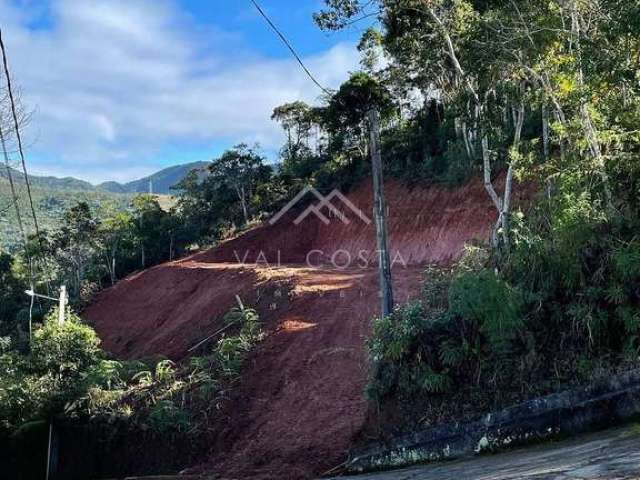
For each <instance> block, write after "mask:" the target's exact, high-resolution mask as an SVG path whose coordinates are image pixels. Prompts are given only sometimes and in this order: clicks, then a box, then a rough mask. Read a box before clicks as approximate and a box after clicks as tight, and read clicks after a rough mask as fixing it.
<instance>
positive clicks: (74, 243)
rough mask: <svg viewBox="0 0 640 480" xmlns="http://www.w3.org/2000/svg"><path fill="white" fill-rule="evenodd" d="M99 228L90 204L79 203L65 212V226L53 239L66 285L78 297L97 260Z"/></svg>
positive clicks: (55, 252)
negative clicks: (94, 260) (94, 261)
mask: <svg viewBox="0 0 640 480" xmlns="http://www.w3.org/2000/svg"><path fill="white" fill-rule="evenodd" d="M98 226H99V221H98V220H97V219H96V218H95V217H94V216H93V213H92V212H91V208H90V207H89V204H88V203H86V202H78V203H77V204H76V205H74V206H73V207H71V208H70V209H69V210H67V211H66V212H65V214H64V216H63V219H62V226H61V228H60V230H59V231H58V232H56V233H55V234H54V237H53V241H52V244H51V246H52V248H53V250H54V252H53V253H54V255H55V257H56V260H57V262H58V264H59V265H60V266H61V268H62V276H63V278H62V281H63V282H65V283H68V284H69V285H70V292H71V294H72V295H74V296H76V297H77V296H79V295H80V288H81V286H82V284H83V282H84V280H85V278H86V274H87V270H88V269H89V268H90V267H91V264H92V261H93V259H94V258H95V253H96V238H97V237H96V235H97V232H98Z"/></svg>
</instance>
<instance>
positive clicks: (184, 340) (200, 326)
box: [85, 180, 495, 479]
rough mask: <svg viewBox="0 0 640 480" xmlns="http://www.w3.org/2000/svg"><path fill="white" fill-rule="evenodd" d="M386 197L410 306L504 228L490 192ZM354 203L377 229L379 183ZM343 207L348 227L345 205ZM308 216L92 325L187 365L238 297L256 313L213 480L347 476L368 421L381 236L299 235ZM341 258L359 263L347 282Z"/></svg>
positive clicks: (133, 350)
mask: <svg viewBox="0 0 640 480" xmlns="http://www.w3.org/2000/svg"><path fill="white" fill-rule="evenodd" d="M385 193H386V197H387V203H388V204H389V220H388V222H389V223H388V225H389V231H390V242H391V250H392V258H394V257H395V258H396V263H395V265H394V268H393V277H394V278H393V280H394V289H395V295H396V299H397V301H399V302H404V301H406V300H407V299H408V298H410V297H412V296H415V295H416V294H417V293H418V291H419V289H420V281H421V277H422V273H421V272H422V268H423V266H424V264H426V263H440V264H446V263H449V262H451V261H452V260H453V259H455V258H456V257H457V256H458V255H459V254H460V253H461V251H462V248H463V246H464V244H465V242H468V241H470V240H473V239H486V238H487V236H488V234H489V231H490V228H491V225H492V223H493V222H494V219H495V214H494V212H493V209H492V207H491V204H490V202H489V200H488V197H487V195H486V193H485V191H484V189H483V187H482V184H481V182H480V181H479V180H474V181H472V182H471V183H469V184H468V185H466V186H464V187H462V188H459V189H456V190H448V189H446V188H444V187H439V186H430V187H424V186H422V187H421V186H416V187H414V188H412V189H407V187H406V186H405V185H403V184H401V183H399V182H397V181H390V182H387V184H386V186H385ZM347 197H348V199H349V200H350V201H351V202H353V204H354V205H356V206H357V207H358V208H360V209H361V210H362V211H363V212H364V213H365V215H369V216H370V213H369V212H371V210H372V208H371V205H372V192H371V187H370V185H369V182H366V183H363V184H361V185H360V186H359V187H358V188H356V189H355V190H354V191H353V192H351V193H350V194H349V195H347ZM333 204H334V205H336V207H338V208H340V209H341V210H345V213H346V207H344V206H342V205H340V200H339V199H337V198H335V199H334V200H333ZM343 207H344V208H343ZM299 212H300V211H297V212H296V213H295V214H294V213H291V214H289V215H286V216H284V217H283V218H281V219H280V220H279V221H278V222H276V223H275V224H274V225H269V224H267V225H265V226H262V227H258V228H256V229H254V230H251V231H249V232H247V233H245V234H244V235H241V236H239V237H238V238H236V239H233V240H230V241H228V242H226V243H224V244H223V245H221V246H220V247H218V248H215V249H212V250H209V251H206V252H202V253H199V254H196V255H193V256H191V257H189V258H186V259H183V260H179V261H176V262H171V263H166V264H163V265H159V266H157V267H154V268H151V269H149V270H146V271H144V272H141V273H139V274H136V275H133V276H131V277H129V278H127V279H125V280H123V281H121V282H119V283H118V284H117V285H116V286H115V287H113V288H111V289H108V290H105V291H104V292H103V293H101V294H100V295H99V297H98V298H97V299H96V301H95V302H94V303H93V305H91V306H90V307H89V308H88V309H87V310H86V311H85V316H86V317H87V318H88V319H89V320H91V321H92V322H93V323H94V324H95V327H96V329H97V331H98V333H99V334H100V336H101V338H102V339H103V342H104V346H105V348H106V349H107V350H110V351H112V352H113V353H115V354H117V355H119V356H122V357H125V358H140V357H144V356H151V355H166V356H169V357H172V358H176V359H180V358H182V357H184V356H185V355H187V350H188V348H189V347H190V346H192V345H194V344H196V343H197V342H198V341H200V340H201V339H203V338H205V337H206V336H207V335H209V334H210V333H212V332H214V331H215V330H216V329H217V328H218V327H219V325H220V322H221V317H222V315H223V314H224V313H225V312H226V311H228V309H229V308H230V307H231V306H233V304H234V302H235V295H236V294H237V295H239V296H240V297H241V298H242V299H243V301H245V303H248V304H251V305H255V306H256V308H257V309H258V311H259V313H260V314H261V320H263V322H264V328H265V329H266V330H267V337H266V339H265V340H264V341H263V342H262V343H261V344H260V345H259V346H258V348H257V349H256V351H255V352H254V353H253V354H252V356H251V358H250V361H249V362H248V365H247V367H246V369H245V371H244V373H243V378H242V384H241V386H240V388H239V391H238V392H237V399H236V401H235V402H234V404H233V408H232V410H231V411H230V418H229V420H228V423H227V424H226V425H223V426H221V427H220V433H219V436H218V440H215V441H214V442H213V445H212V450H211V454H210V457H209V458H207V459H203V462H202V465H201V466H200V467H199V468H201V469H205V470H211V471H215V472H218V473H221V474H223V475H224V476H228V477H231V478H233V477H240V478H247V477H256V478H258V477H261V478H278V479H283V478H307V477H310V476H313V475H317V474H320V473H322V472H324V471H326V470H328V469H330V468H331V467H334V466H336V465H337V464H339V463H340V462H342V461H343V460H344V457H345V454H346V452H347V450H348V448H349V446H350V444H351V441H352V439H353V437H354V435H355V434H356V433H357V432H358V430H359V429H360V428H361V426H362V425H363V422H364V420H365V415H366V411H367V404H366V401H365V400H364V398H363V395H362V392H363V389H364V386H365V383H366V377H367V362H366V355H365V347H364V342H365V338H366V336H367V335H368V333H369V330H370V320H371V318H372V317H373V316H375V315H376V313H377V311H378V308H379V300H378V290H377V271H376V269H375V266H373V264H369V265H368V266H366V268H361V267H362V266H363V265H364V263H363V262H360V263H359V262H358V255H359V253H361V252H362V251H366V252H367V253H368V254H369V255H370V256H371V258H373V259H375V232H374V226H373V223H371V224H370V225H367V224H366V223H365V222H363V221H362V220H360V219H359V218H357V217H355V216H354V215H349V220H350V221H349V222H348V223H347V224H344V223H342V222H341V221H340V219H338V218H332V219H331V223H330V224H329V225H325V224H324V223H322V222H321V221H320V220H318V219H317V218H316V217H315V216H313V215H311V216H309V217H307V218H306V219H305V220H304V221H303V222H301V223H300V224H299V225H294V224H293V223H292V220H293V219H295V218H296V216H297V215H298V213H299ZM325 212H326V210H325ZM311 251H314V253H313V255H312V256H311V257H310V260H311V263H312V265H308V264H307V263H306V259H307V254H308V252H311ZM261 252H262V254H261ZM336 252H338V253H336ZM334 254H335V255H334ZM332 257H333V259H334V260H335V261H336V263H339V264H340V265H343V264H345V263H347V260H348V259H349V258H350V259H351V260H352V262H351V264H350V265H349V266H348V268H345V269H341V270H337V269H335V268H332V266H331V259H332ZM360 258H363V257H362V255H361V257H360ZM238 259H240V260H241V261H242V260H244V262H245V263H244V264H242V263H239V262H238ZM255 262H257V263H255ZM267 262H268V264H267ZM321 263H322V266H320V264H321Z"/></svg>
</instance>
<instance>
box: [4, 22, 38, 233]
mask: <svg viewBox="0 0 640 480" xmlns="http://www.w3.org/2000/svg"><path fill="white" fill-rule="evenodd" d="M0 50H2V65H3V66H4V74H5V76H6V77H7V90H8V93H9V101H10V103H11V114H12V116H13V126H14V128H15V131H16V139H17V140H18V151H19V152H20V161H21V163H22V172H23V173H24V181H25V183H26V184H27V194H28V195H29V206H30V207H31V215H32V216H33V224H34V226H35V229H36V234H37V235H38V238H40V228H39V227H38V218H37V217H36V210H35V208H33V197H32V196H31V183H30V182H29V174H28V173H27V164H26V162H25V159H24V151H23V149H22V137H21V135H20V125H19V123H18V115H17V114H16V102H15V99H14V98H13V89H12V87H11V77H10V76H9V66H8V65H7V53H6V51H5V48H4V42H3V41H2V29H1V28H0Z"/></svg>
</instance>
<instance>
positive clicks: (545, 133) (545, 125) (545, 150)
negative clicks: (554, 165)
mask: <svg viewBox="0 0 640 480" xmlns="http://www.w3.org/2000/svg"><path fill="white" fill-rule="evenodd" d="M540 113H541V115H542V154H543V155H544V159H545V160H547V159H548V158H549V111H548V110H547V103H546V102H544V101H543V102H542V106H541V108H540Z"/></svg>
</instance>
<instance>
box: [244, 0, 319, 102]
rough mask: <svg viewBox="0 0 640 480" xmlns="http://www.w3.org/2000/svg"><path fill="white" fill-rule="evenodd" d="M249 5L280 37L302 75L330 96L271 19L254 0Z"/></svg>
mask: <svg viewBox="0 0 640 480" xmlns="http://www.w3.org/2000/svg"><path fill="white" fill-rule="evenodd" d="M251 3H253V5H254V6H255V7H256V9H257V10H258V12H260V15H262V17H263V18H264V19H265V20H266V21H267V23H268V24H269V26H270V27H271V29H272V30H273V31H274V32H276V34H277V35H278V36H279V37H280V39H281V40H282V41H283V42H284V44H285V45H286V46H287V48H288V49H289V51H290V52H291V54H292V55H293V56H294V57H295V59H296V60H297V61H298V63H299V64H300V66H301V67H302V70H304V73H306V74H307V76H308V77H309V78H310V79H311V81H312V82H313V83H315V84H316V85H317V86H318V88H319V89H320V90H322V91H323V92H324V93H326V94H327V95H331V91H330V90H329V89H327V88H325V87H323V86H322V85H321V84H320V82H318V80H316V78H315V77H314V76H313V74H312V73H311V72H310V71H309V69H308V68H307V67H306V65H305V64H304V62H303V61H302V59H301V58H300V56H299V55H298V54H297V53H296V51H295V49H294V48H293V46H292V45H291V43H290V42H289V40H287V38H286V37H285V36H284V35H283V34H282V32H280V30H279V29H278V27H276V26H275V25H274V23H273V22H272V21H271V19H270V18H269V17H268V16H267V14H266V13H265V12H264V10H262V8H260V5H258V2H257V1H256V0H251Z"/></svg>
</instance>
